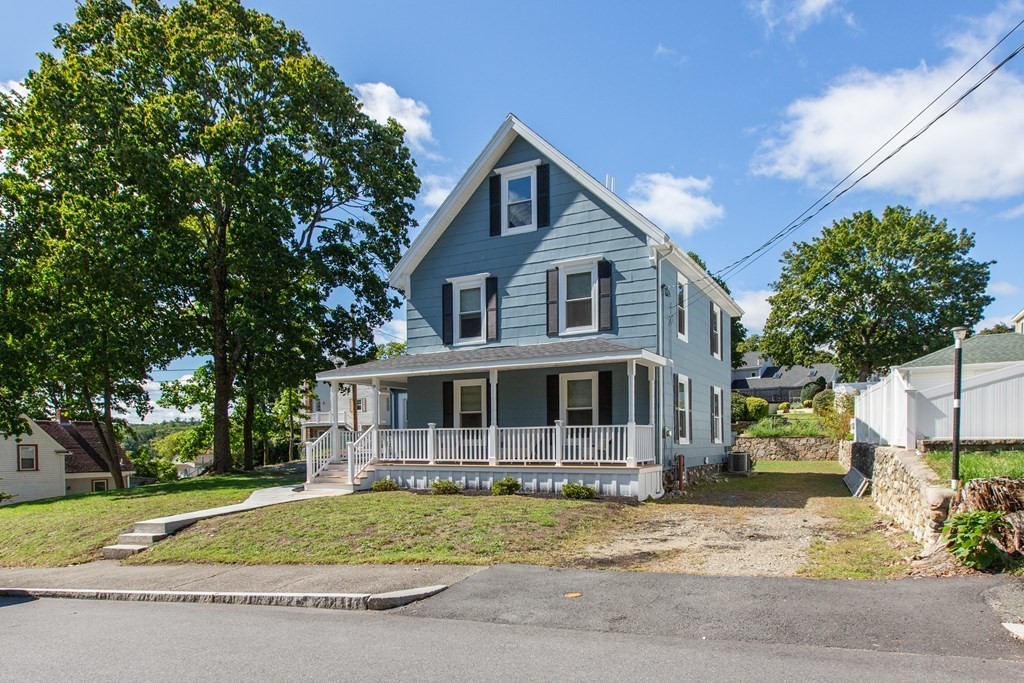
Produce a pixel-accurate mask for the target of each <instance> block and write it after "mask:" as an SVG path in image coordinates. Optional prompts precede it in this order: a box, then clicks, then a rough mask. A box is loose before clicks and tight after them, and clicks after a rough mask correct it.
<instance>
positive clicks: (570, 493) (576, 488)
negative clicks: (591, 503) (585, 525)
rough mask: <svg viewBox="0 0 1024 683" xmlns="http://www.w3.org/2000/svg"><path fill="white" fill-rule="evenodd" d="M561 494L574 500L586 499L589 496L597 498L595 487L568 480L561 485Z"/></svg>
mask: <svg viewBox="0 0 1024 683" xmlns="http://www.w3.org/2000/svg"><path fill="white" fill-rule="evenodd" d="M562 495H563V496H565V497H566V498H572V499H574V500H587V499H589V498H597V489H595V488H594V487H593V486H587V485H586V484H577V483H576V482H574V481H570V482H568V483H567V484H565V485H564V486H562Z"/></svg>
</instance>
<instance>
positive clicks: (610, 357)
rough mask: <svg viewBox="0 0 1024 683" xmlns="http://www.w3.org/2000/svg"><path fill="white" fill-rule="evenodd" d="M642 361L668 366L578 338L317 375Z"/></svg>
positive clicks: (653, 357)
mask: <svg viewBox="0 0 1024 683" xmlns="http://www.w3.org/2000/svg"><path fill="white" fill-rule="evenodd" d="M624 360H640V361H644V362H646V363H650V364H654V365H665V364H666V362H667V361H666V360H665V359H664V358H662V357H661V356H659V355H657V354H654V353H651V352H650V351H647V350H645V349H638V348H636V347H633V346H629V345H627V344H622V343H620V342H617V341H612V340H610V339H600V338H596V339H574V340H571V341H560V342H549V343H546V344H529V345H525V346H482V347H479V348H473V349H454V350H451V351H437V352H435V353H416V354H412V355H408V356H395V357H394V358H387V359H385V360H377V361H372V362H370V363H363V364H362V365H353V366H351V367H345V368H337V369H335V370H327V371H325V372H320V373H317V376H316V378H317V380H318V381H329V380H338V379H345V380H357V379H373V378H375V377H389V376H390V377H408V376H409V375H431V374H437V373H441V372H475V371H483V370H492V369H496V370H510V369H514V368H526V367H538V366H544V365H551V364H555V363H557V364H559V365H569V364H581V363H603V362H613V361H624Z"/></svg>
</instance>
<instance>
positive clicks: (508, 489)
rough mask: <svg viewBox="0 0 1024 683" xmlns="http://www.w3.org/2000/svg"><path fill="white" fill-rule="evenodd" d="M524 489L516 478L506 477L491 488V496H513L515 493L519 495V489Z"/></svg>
mask: <svg viewBox="0 0 1024 683" xmlns="http://www.w3.org/2000/svg"><path fill="white" fill-rule="evenodd" d="M522 487H523V485H522V484H520V483H519V480H518V479H516V478H515V477H505V478H504V479H498V480H497V481H495V482H494V485H493V486H491V494H492V495H495V496H511V495H512V494H514V493H519V489H521V488H522Z"/></svg>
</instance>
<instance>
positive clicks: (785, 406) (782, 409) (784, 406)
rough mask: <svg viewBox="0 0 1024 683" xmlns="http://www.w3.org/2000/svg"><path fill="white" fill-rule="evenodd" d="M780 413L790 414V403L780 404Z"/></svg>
mask: <svg viewBox="0 0 1024 683" xmlns="http://www.w3.org/2000/svg"><path fill="white" fill-rule="evenodd" d="M779 412H780V413H782V414H783V415H785V414H786V413H788V412H789V402H788V401H783V402H782V403H780V404H779Z"/></svg>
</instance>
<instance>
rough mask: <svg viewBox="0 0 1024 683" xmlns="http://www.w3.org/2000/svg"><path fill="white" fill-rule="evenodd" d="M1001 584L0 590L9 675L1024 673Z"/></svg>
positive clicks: (659, 578) (627, 581) (693, 582)
mask: <svg viewBox="0 0 1024 683" xmlns="http://www.w3.org/2000/svg"><path fill="white" fill-rule="evenodd" d="M1008 586H1010V584H1008V582H1007V581H1006V580H1003V579H998V578H993V577H976V578H971V579H950V580H919V581H914V580H904V581H898V582H820V581H802V580H773V579H757V578H735V579H734V578H710V577H695V576H678V575H656V574H627V573H621V572H577V571H560V570H548V569H542V568H536V567H497V568H494V569H489V570H485V571H482V572H480V573H478V574H475V575H473V576H471V577H469V578H467V579H465V580H464V581H462V582H460V583H458V584H456V585H455V586H453V587H452V588H450V589H449V590H448V591H446V592H445V593H442V594H441V595H439V596H437V597H434V598H431V599H429V600H427V601H424V602H422V603H419V604H417V605H413V606H410V607H406V608H403V609H400V610H394V611H391V612H382V613H375V612H341V611H330V610H316V609H298V608H282V607H247V606H234V605H201V604H199V605H196V604H192V605H186V604H164V603H134V602H103V601H85V600H16V599H0V681H8V680H10V681H72V680H73V681H91V680H101V679H102V680H104V681H132V683H137V682H138V681H140V680H142V681H150V680H152V681H163V680H168V681H170V680H173V681H183V680H188V681H193V680H194V681H207V680H211V681H212V680H218V681H224V680H228V681H236V680H275V681H276V680H282V681H306V680H360V679H361V680H374V681H376V680H388V681H391V680H400V681H420V680H423V681H431V680H437V681H441V680H443V681H477V680H488V681H523V680H535V679H546V680H558V681H577V680H579V681H583V680H586V681H601V680H621V679H632V680H636V679H647V680H652V681H662V680H665V681H669V680H671V681H680V680H687V681H688V680H715V681H732V680H736V681H740V680H742V681H750V680H758V681H783V680H785V681H793V680H803V681H825V680H828V681H834V680H842V681H861V680H863V681H918V680H931V679H939V680H956V681H1011V680H1024V662H1022V661H1021V657H1022V655H1024V644H1020V643H1017V642H1015V641H1013V640H1012V639H1011V638H1010V637H1009V636H1008V635H1007V634H1006V633H1005V631H1003V630H1002V628H1001V627H1000V626H999V621H1000V616H999V615H998V614H997V613H996V612H995V611H994V610H993V608H992V607H991V606H990V605H989V602H991V601H987V600H986V597H987V596H988V595H989V594H990V593H992V592H993V591H996V592H998V591H1003V594H1004V599H1003V604H1010V603H1012V602H1013V595H1009V597H1007V594H1006V589H1007V587H1008ZM1014 590H1017V589H1016V588H1014ZM570 591H577V592H580V593H582V595H581V596H580V597H579V598H566V597H564V593H566V592H570ZM947 641H948V642H947Z"/></svg>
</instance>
